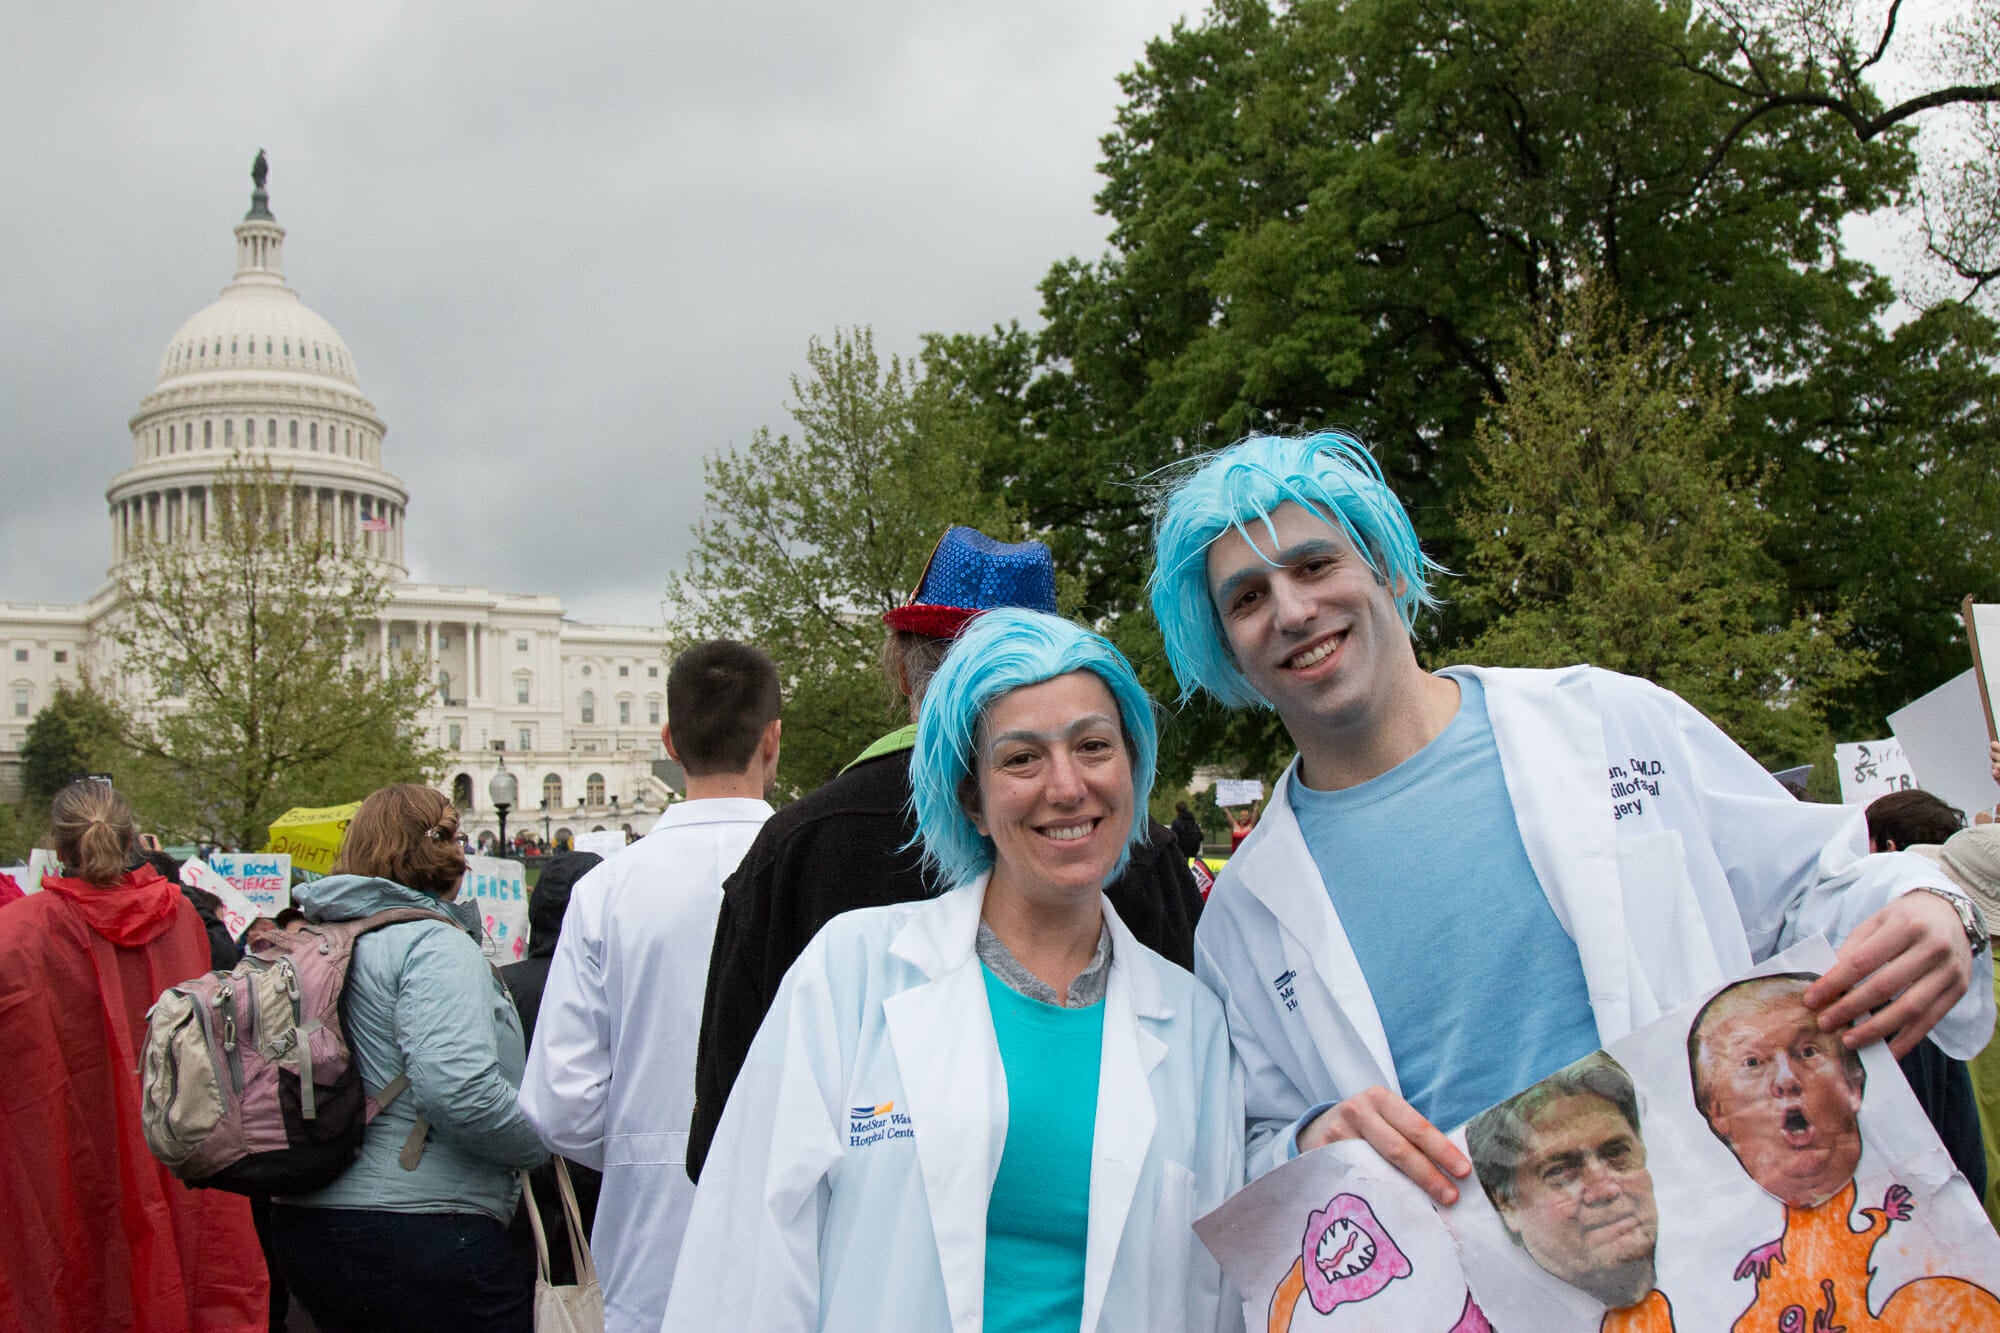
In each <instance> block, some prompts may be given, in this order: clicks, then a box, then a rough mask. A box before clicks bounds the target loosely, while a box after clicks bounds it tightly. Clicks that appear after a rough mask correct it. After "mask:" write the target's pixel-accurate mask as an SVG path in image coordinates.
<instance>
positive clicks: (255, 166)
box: [243, 148, 277, 222]
mask: <svg viewBox="0 0 2000 1333" xmlns="http://www.w3.org/2000/svg"><path fill="white" fill-rule="evenodd" d="M270 176H271V162H270V159H269V158H267V157H265V156H264V150H263V149H261V148H259V149H258V150H257V160H256V161H255V162H252V163H251V164H250V183H251V184H252V185H254V186H255V187H256V188H255V189H254V190H252V191H251V192H250V211H249V212H248V213H245V214H244V215H243V220H244V221H245V222H248V221H249V220H250V219H252V218H270V219H271V221H273V222H276V221H277V219H276V218H274V217H271V196H270V195H268V194H266V193H265V192H264V182H265V181H266V180H268V179H270Z"/></svg>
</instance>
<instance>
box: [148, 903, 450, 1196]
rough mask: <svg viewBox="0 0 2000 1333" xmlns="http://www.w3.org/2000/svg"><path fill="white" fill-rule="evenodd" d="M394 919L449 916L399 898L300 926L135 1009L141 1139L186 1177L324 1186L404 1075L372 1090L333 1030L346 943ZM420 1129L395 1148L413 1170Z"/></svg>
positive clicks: (245, 1189) (241, 1184) (250, 1190)
mask: <svg viewBox="0 0 2000 1333" xmlns="http://www.w3.org/2000/svg"><path fill="white" fill-rule="evenodd" d="M402 921H442V922H444V923H445V924H447V925H449V926H451V927H452V928H453V929H457V923H456V922H454V921H452V919H451V918H450V917H447V916H444V915H442V914H440V913H437V912H427V911H425V910H423V909H422V908H418V907H399V908H396V909H394V910H392V911H387V912H377V913H375V915H373V916H367V917H362V918H360V919H359V920H355V921H326V922H306V923H302V924H300V925H298V926H296V927H294V928H293V929H292V930H290V931H287V932H284V933H282V934H277V935H272V936H268V937H266V938H264V939H262V940H259V941H258V942H257V943H256V944H255V945H253V946H251V949H250V951H249V952H248V953H247V954H246V955H245V956H244V958H243V961H242V962H240V963H238V964H237V965H236V966H235V967H233V968H231V969H229V970H228V971H226V972H210V973H208V974H206V975H205V976H200V977H196V978H195V979H194V980H192V981H187V982H183V983H181V984H180V985H178V986H175V987H173V988H172V989H170V990H168V991H166V992H165V993H164V994H162V995H161V996H160V998H159V1000H158V1001H157V1002H156V1003H155V1004H154V1005H153V1007H152V1008H151V1009H150V1010H148V1011H147V1014H146V1045H145V1049H144V1051H143V1052H142V1053H141V1055H140V1057H139V1079H140V1119H141V1121H142V1123H143V1125H144V1128H145V1133H146V1146H147V1147H148V1148H150V1149H152V1151H153V1156H155V1157H157V1158H159V1159H160V1161H161V1162H162V1163H163V1164H164V1165H165V1166H166V1168H167V1169H168V1170H169V1171H171V1172H173V1173H174V1175H175V1176H177V1177H179V1178H180V1179H181V1180H184V1181H186V1182H187V1183H188V1184H190V1185H197V1186H202V1187H206V1188H211V1189H219V1190H227V1191H229V1192H230V1193H232V1194H296V1193H301V1192H303V1191H306V1190H312V1189H318V1188H319V1187H320V1186H322V1185H325V1184H327V1183H329V1182H330V1181H332V1180H333V1179H334V1178H335V1177H336V1176H338V1175H339V1174H340V1173H341V1172H343V1171H345V1170H346V1169H347V1167H348V1164H349V1163H350V1162H352V1161H353V1160H354V1156H355V1154H356V1153H358V1152H360V1151H361V1136H362V1133H363V1132H364V1131H365V1130H366V1129H367V1127H368V1122H369V1121H370V1120H373V1119H374V1118H375V1116H376V1115H377V1114H378V1113H379V1112H380V1111H381V1110H382V1108H383V1107H385V1106H387V1105H389V1103H391V1102H393V1101H394V1100H395V1099H396V1098H397V1097H398V1096H399V1095H400V1094H401V1093H402V1092H403V1090H404V1089H405V1088H407V1087H409V1084H410V1081H409V1078H408V1077H407V1076H405V1075H398V1076H397V1077H396V1079H395V1080H394V1081H392V1082H391V1083H390V1084H389V1085H388V1086H387V1087H385V1088H383V1089H382V1090H381V1092H380V1093H379V1094H378V1095H377V1096H374V1097H369V1096H368V1095H367V1094H366V1093H365V1092H364V1090H363V1089H362V1086H361V1075H360V1071H359V1070H357V1069H356V1068H355V1064H354V1055H353V1052H352V1050H350V1048H349V1047H348V1044H347V1033H346V1031H345V1029H344V1028H343V1027H342V1026H341V1001H342V998H343V997H344V995H345V994H346V991H347V970H348V967H349V965H350V964H351V963H352V962H353V961H354V941H355V940H357V939H359V938H360V937H361V936H363V935H365V934H367V933H368V932H369V931H371V930H376V929H379V928H381V927H383V926H392V925H395V924H397V923H398V922H402ZM427 1132H428V1126H427V1125H426V1124H425V1122H424V1120H423V1118H422V1117H421V1116H420V1117H418V1119H417V1125H416V1128H415V1129H414V1130H413V1131H412V1132H411V1135H410V1141H409V1142H408V1143H407V1144H406V1145H405V1146H404V1150H403V1160H404V1165H405V1166H406V1167H409V1168H411V1169H414V1168H415V1166H416V1159H417V1158H419V1157H421V1156H422V1155H423V1140H424V1135H425V1134H426V1133H427Z"/></svg>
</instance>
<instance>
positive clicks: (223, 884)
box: [181, 860, 276, 940]
mask: <svg viewBox="0 0 2000 1333" xmlns="http://www.w3.org/2000/svg"><path fill="white" fill-rule="evenodd" d="M181 883H183V884H185V885H187V886H188V887H190V888H195V889H200V890H201V891H202V892H203V893H208V894H212V895H214V897H215V900H216V902H217V903H218V904H219V906H217V908H216V909H215V917H216V920H218V921H220V922H222V928H223V929H224V930H226V931H228V932H229V938H230V939H232V940H240V939H242V938H243V932H244V931H246V930H248V929H250V923H251V922H252V921H255V920H256V919H257V918H258V917H260V916H273V915H276V914H275V913H272V912H260V911H258V910H257V905H256V904H255V903H253V902H251V901H250V899H248V898H247V897H245V896H244V895H243V891H242V890H241V889H239V888H237V887H236V886H235V885H234V884H231V883H230V882H229V881H228V880H226V879H224V878H223V877H222V876H221V875H219V874H217V873H216V872H215V867H213V866H211V865H209V864H208V863H207V862H206V861H198V860H187V861H183V862H181Z"/></svg>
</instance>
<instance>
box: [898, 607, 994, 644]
mask: <svg viewBox="0 0 2000 1333" xmlns="http://www.w3.org/2000/svg"><path fill="white" fill-rule="evenodd" d="M983 614H985V613H984V612H982V611H976V610H972V609H970V608H967V607H963V606H922V605H917V604H912V605H910V606H899V607H896V608H895V609H894V610H890V611H884V612H883V613H882V623H883V624H885V625H887V626H888V627H889V628H890V629H899V630H906V631H908V632H909V633H911V634H922V635H925V636H927V637H929V638H933V639H955V638H957V637H958V636H959V634H960V633H961V632H962V631H963V630H964V629H965V627H966V626H967V625H970V624H971V623H972V622H973V619H974V618H975V617H977V616H980V615H983Z"/></svg>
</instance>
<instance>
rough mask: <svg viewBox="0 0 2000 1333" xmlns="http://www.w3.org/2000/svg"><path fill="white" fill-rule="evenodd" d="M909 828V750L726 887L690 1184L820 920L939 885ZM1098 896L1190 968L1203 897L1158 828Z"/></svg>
mask: <svg viewBox="0 0 2000 1333" xmlns="http://www.w3.org/2000/svg"><path fill="white" fill-rule="evenodd" d="M915 834H916V820H915V815H914V813H913V812H912V811H911V809H910V751H909V750H907V749H904V750H898V751H895V752H893V753H890V754H885V755H882V756H881V757H879V758H875V759H869V760H867V761H865V762H862V763H858V764H855V765H853V766H852V767H851V768H849V769H847V770H846V771H845V772H843V773H841V774H840V776H838V777H836V778H834V779H833V780H832V781H831V782H829V783H827V784H826V785H825V786H823V787H820V788H818V789H817V790H815V791H812V792H810V793H808V794H807V795H805V796H802V797H800V798H799V799H798V800H796V801H794V802H792V803H791V804H790V805H788V806H786V807H785V808H784V809H782V810H780V811H778V813H776V814H775V815H772V816H771V818H770V819H769V820H768V821H767V822H766V823H765V825H764V827H763V829H762V830H761V831H760V832H759V833H758V834H757V841H756V842H754V843H752V844H751V846H750V850H749V852H747V853H746V854H745V855H744V857H743V863H742V864H741V865H739V866H738V867H737V868H736V873H735V874H733V875H731V876H730V877H729V878H728V879H727V880H725V881H724V882H723V885H722V911H721V914H720V916H718V917H717V918H716V923H715V945H714V948H713V950H712V951H711V953H710V955H709V961H708V994H707V1000H706V1002H705V1003H704V1005H703V1007H702V1015H701V1037H700V1040H699V1042H698V1044H697V1047H696V1052H695V1067H694V1092H695V1102H694V1118H693V1121H692V1122H691V1123H690V1125H689V1126H688V1146H687V1167H688V1177H689V1178H690V1179H692V1180H697V1181H698V1180H700V1179H701V1164H702V1162H703V1161H704V1160H705V1159H706V1158H707V1156H708V1145H709V1143H710V1141H711V1140H713V1139H714V1137H715V1129H716V1126H717V1125H718V1124H719V1123H721V1120H722V1108H723V1105H724V1103H726V1102H727V1101H728V1100H729V1090H730V1088H731V1087H733V1086H735V1083H736V1075H737V1072H738V1071H739V1070H741V1069H742V1068H743V1061H744V1058H745V1057H746V1056H748V1055H749V1053H750V1041H751V1039H752V1038H753V1037H755V1036H756V1035H757V1028H758V1025H759V1024H761V1023H762V1022H763V1021H764V1014H765V1012H766V1011H767V1010H769V1009H770V1007H771V1001H772V1000H773V999H775V998H776V997H777V993H778V983H779V982H781V981H783V980H784V977H785V971H786V969H788V968H790V967H791V965H792V962H793V960H794V959H796V958H797V957H798V956H799V954H800V952H801V951H802V950H804V948H805V947H806V945H807V944H808V943H810V942H811V940H812V937H813V936H814V935H816V934H818V933H819V929H820V927H821V926H824V925H825V924H826V923H827V922H828V921H831V920H832V919H833V918H834V917H836V916H838V915H840V914H841V913H842V912H850V911H853V910H854V909H855V908H857V907H880V906H883V905H886V904H888V903H903V902H914V901H916V900H917V899H919V898H925V897H929V896H931V895H932V894H933V893H935V892H936V891H937V889H936V887H935V886H933V885H932V884H930V883H929V882H928V881H927V879H926V877H925V875H924V873H923V869H922V863H921V860H920V857H919V853H918V851H917V849H915V848H910V849H908V850H902V849H903V847H904V845H905V844H906V843H908V842H909V841H910V840H911V839H912V838H913V837H914V836H915ZM1105 895H1106V896H1107V897H1108V898H1110V900H1111V905H1112V906H1113V907H1114V908H1115V909H1116V910H1117V912H1118V916H1119V918H1120V919H1121V920H1122V921H1124V923H1125V924H1126V925H1127V926H1128V927H1130V928H1131V931H1132V934H1133V935H1134V936H1135V937H1137V939H1138V940H1139V942H1140V943H1141V944H1144V945H1145V946H1146V947H1147V948H1149V949H1152V950H1153V951H1154V952H1156V953H1158V954H1160V955H1161V956H1162V957H1164V958H1166V959H1167V960H1168V961H1169V962H1173V963H1177V964H1179V965H1180V966H1182V967H1192V966H1193V963H1194V927H1195V919H1196V918H1197V917H1198V916H1200V914H1201V893H1200V890H1198V889H1197V888H1196V887H1195V883H1194V876H1193V875H1192V874H1191V873H1190V872H1189V870H1188V867H1187V860H1186V858H1184V857H1183V856H1181V854H1180V849H1179V847H1178V846H1176V845H1175V842H1174V835H1173V833H1172V832H1171V831H1170V830H1168V828H1167V827H1166V826H1165V825H1164V824H1161V823H1159V822H1158V821H1154V822H1153V824H1152V830H1151V837H1150V838H1149V839H1148V841H1147V843H1146V845H1145V846H1143V847H1135V848H1133V849H1132V859H1131V862H1130V864H1128V865H1127V866H1126V868H1125V873H1124V874H1123V875H1121V876H1119V877H1118V879H1117V880H1115V881H1114V882H1113V883H1112V884H1111V885H1110V886H1109V887H1108V888H1106V890H1105Z"/></svg>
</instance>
